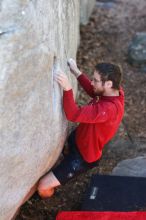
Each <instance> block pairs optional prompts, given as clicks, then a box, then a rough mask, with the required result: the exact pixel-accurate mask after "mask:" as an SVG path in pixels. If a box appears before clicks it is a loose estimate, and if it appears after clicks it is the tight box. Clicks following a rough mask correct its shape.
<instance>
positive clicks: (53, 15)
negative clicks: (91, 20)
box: [0, 0, 80, 220]
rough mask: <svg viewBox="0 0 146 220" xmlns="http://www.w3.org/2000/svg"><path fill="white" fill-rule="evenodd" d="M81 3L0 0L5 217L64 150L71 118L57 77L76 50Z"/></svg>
mask: <svg viewBox="0 0 146 220" xmlns="http://www.w3.org/2000/svg"><path fill="white" fill-rule="evenodd" d="M79 9H80V6H79V1H77V0H71V1H68V0H64V1H60V0H55V1H54V0H49V1H48V0H39V1H30V0H24V1H20V0H14V1H12V0H1V2H0V10H1V13H0V70H1V72H0V112H1V121H0V145H1V146H0V220H9V219H12V217H13V215H14V213H15V212H16V210H17V209H18V207H19V206H20V205H21V204H22V202H23V201H24V198H25V196H26V195H27V194H28V192H29V190H30V189H31V187H32V186H33V185H35V183H36V182H37V180H38V179H39V178H40V177H41V176H42V175H43V174H44V173H45V172H46V171H47V170H49V169H50V168H51V167H52V166H53V164H54V163H55V161H56V160H57V158H58V156H59V154H60V152H61V150H62V147H63V144H64V141H65V137H66V131H67V120H66V118H65V115H64V113H63V110H62V91H61V89H60V87H59V86H58V84H57V83H56V82H55V81H54V79H53V77H54V75H55V71H56V69H57V68H61V69H62V70H63V71H64V72H65V73H66V74H68V73H69V69H68V67H67V65H66V59H67V58H69V57H73V58H75V56H76V51H77V44H78V35H79V14H80V13H79ZM68 76H69V74H68ZM69 77H70V80H71V81H72V83H73V87H74V91H76V83H75V81H73V78H72V79H71V76H69Z"/></svg>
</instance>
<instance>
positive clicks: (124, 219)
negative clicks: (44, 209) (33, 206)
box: [56, 211, 146, 220]
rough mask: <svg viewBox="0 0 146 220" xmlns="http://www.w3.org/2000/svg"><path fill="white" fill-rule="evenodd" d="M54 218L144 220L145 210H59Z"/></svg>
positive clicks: (57, 219)
mask: <svg viewBox="0 0 146 220" xmlns="http://www.w3.org/2000/svg"><path fill="white" fill-rule="evenodd" d="M56 220H146V212H140V211H137V212H108V211H107V212H88V211H82V212H80V211H75V212H59V213H58V215H57V217H56Z"/></svg>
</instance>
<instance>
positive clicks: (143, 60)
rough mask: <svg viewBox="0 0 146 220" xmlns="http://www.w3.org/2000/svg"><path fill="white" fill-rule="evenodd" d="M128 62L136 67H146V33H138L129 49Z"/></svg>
mask: <svg viewBox="0 0 146 220" xmlns="http://www.w3.org/2000/svg"><path fill="white" fill-rule="evenodd" d="M128 60H129V62H130V63H131V64H133V65H135V66H142V67H143V66H144V67H146V33H144V32H143V33H137V34H136V35H135V37H134V38H133V40H132V42H131V44H130V45H129V48H128Z"/></svg>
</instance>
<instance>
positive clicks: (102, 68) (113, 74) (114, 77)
mask: <svg viewBox="0 0 146 220" xmlns="http://www.w3.org/2000/svg"><path fill="white" fill-rule="evenodd" d="M95 70H96V71H97V72H98V73H99V75H100V77H101V80H102V81H103V82H105V81H108V80H111V81H112V82H113V86H112V88H113V89H118V90H119V89H120V84H121V82H122V70H121V67H120V66H119V65H115V64H112V63H98V64H97V65H96V66H95Z"/></svg>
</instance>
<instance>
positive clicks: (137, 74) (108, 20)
mask: <svg viewBox="0 0 146 220" xmlns="http://www.w3.org/2000/svg"><path fill="white" fill-rule="evenodd" d="M99 2H107V1H105V0H102V1H97V3H99ZM110 3H111V4H109V5H108V7H103V6H101V5H100V6H99V5H98V4H97V5H96V7H95V9H94V11H93V13H92V16H91V18H90V21H89V23H88V24H87V25H86V26H81V43H80V47H79V49H78V54H77V62H78V65H79V67H80V68H81V69H82V70H83V71H84V72H87V74H88V75H89V77H91V75H92V73H93V70H94V66H95V64H96V63H98V62H100V61H106V62H108V61H109V62H114V63H118V64H120V65H121V66H122V69H123V87H124V89H125V95H126V100H125V116H124V119H123V123H122V125H121V127H120V129H119V131H118V134H117V135H116V137H115V138H114V139H113V140H112V142H111V143H110V144H109V145H107V146H106V147H105V149H104V153H103V157H102V160H101V162H100V166H99V167H97V168H94V169H93V170H92V171H88V173H86V174H84V175H83V174H82V175H81V176H80V177H78V178H76V179H75V180H72V181H71V182H69V183H68V184H66V185H65V186H63V187H60V188H58V189H57V190H56V193H55V195H54V197H52V198H51V199H49V200H47V201H43V200H39V199H36V198H34V197H32V198H31V199H30V200H29V201H27V202H26V203H25V204H24V205H23V207H22V208H21V211H20V214H19V215H18V217H17V220H32V219H33V220H54V219H55V216H56V214H57V212H58V211H60V210H79V209H80V206H81V203H82V200H83V195H84V191H85V189H86V187H87V185H88V183H89V181H90V178H91V176H92V175H93V174H94V173H97V172H98V173H100V174H108V173H110V172H111V171H112V169H113V167H115V165H116V164H117V163H118V162H119V161H120V160H122V159H125V158H131V157H134V156H135V155H137V152H138V151H137V150H136V146H137V145H139V144H142V143H146V120H145V115H146V73H143V72H141V71H140V69H138V68H135V67H132V66H131V65H130V64H128V62H127V51H128V45H129V43H130V42H131V40H132V38H133V36H134V35H135V33H136V32H146V1H145V0H132V1H129V0H115V1H114V0H112V1H110ZM88 100H89V99H88V97H87V95H86V94H85V93H84V92H83V90H82V89H81V88H79V96H78V103H79V104H80V105H83V104H85V103H87V102H88ZM120 141H123V142H122V143H125V144H126V143H130V144H131V145H130V146H132V147H130V148H129V147H126V146H128V145H125V147H124V146H123V149H124V150H123V151H122V150H113V149H112V150H111V148H110V146H111V145H112V144H113V145H115V144H116V143H120ZM142 153H145V152H142Z"/></svg>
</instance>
